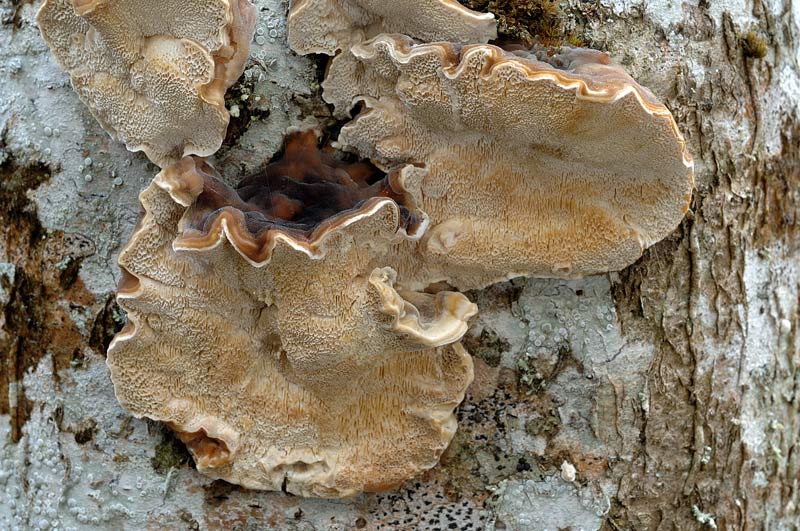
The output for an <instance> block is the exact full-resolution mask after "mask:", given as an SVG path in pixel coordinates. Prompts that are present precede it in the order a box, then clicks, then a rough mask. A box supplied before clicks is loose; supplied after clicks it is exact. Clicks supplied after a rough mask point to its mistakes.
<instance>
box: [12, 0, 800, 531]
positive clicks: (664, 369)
mask: <svg viewBox="0 0 800 531" xmlns="http://www.w3.org/2000/svg"><path fill="white" fill-rule="evenodd" d="M255 3H256V4H257V6H258V7H259V10H260V11H259V23H258V24H259V28H261V30H260V33H258V32H257V37H256V39H255V42H254V43H253V50H252V53H251V61H250V63H249V64H248V67H247V69H246V73H245V76H244V77H243V78H242V79H241V80H240V83H239V84H238V85H237V86H235V87H234V88H233V89H232V90H231V91H230V93H229V101H228V106H229V108H235V109H236V110H235V112H234V115H235V116H234V118H233V119H232V123H231V127H230V129H229V134H228V138H227V139H226V143H225V145H224V147H223V149H222V151H220V153H218V154H217V155H216V165H217V167H220V168H222V169H223V172H225V173H226V176H227V177H230V178H232V177H233V176H234V175H235V174H238V173H239V172H240V171H242V170H247V169H252V168H255V167H257V166H259V165H260V164H261V163H262V162H264V161H266V160H268V159H269V158H270V157H271V156H272V155H273V154H274V153H275V152H276V151H277V150H278V149H279V147H280V144H281V140H282V135H283V132H284V131H285V129H286V128H287V127H288V126H290V125H299V124H301V123H308V122H315V121H316V122H319V123H322V124H323V125H324V126H326V127H328V128H329V129H328V130H330V131H333V130H335V128H334V127H333V121H332V119H331V117H330V111H329V109H328V107H327V106H326V105H325V104H324V103H323V102H322V100H321V98H320V90H319V83H318V82H319V79H320V77H321V72H322V69H323V65H324V61H322V60H319V61H318V62H315V61H316V59H315V58H313V57H312V58H300V57H296V56H293V55H290V54H287V51H286V44H285V12H286V9H287V5H286V3H285V2H282V1H280V0H257V1H256V2H255ZM495 4H502V2H496V3H492V2H490V3H489V6H488V7H489V8H492V6H493V5H495ZM38 7H39V5H38V2H36V3H30V2H27V1H25V0H0V21H1V23H2V25H0V366H2V369H0V529H25V530H27V529H93V528H96V529H157V528H162V529H281V530H284V529H297V530H310V529H319V530H329V529H336V530H338V529H342V530H344V529H498V530H499V529H514V530H539V529H542V530H544V529H552V530H555V529H565V528H567V529H576V530H578V529H603V530H621V529H635V530H640V529H646V530H671V529H676V530H677V529H679V530H686V529H747V530H750V529H752V530H756V529H765V530H784V529H785V530H789V529H798V525H800V507H798V504H800V485H799V484H798V483H799V482H800V448H798V446H797V445H798V437H799V436H800V416H799V415H798V408H799V407H800V405H799V404H800V402H798V401H800V396H798V393H800V372H799V371H798V365H800V333H799V332H798V326H799V325H800V319H799V318H798V308H799V307H800V227H798V216H800V46H799V43H800V3H798V2H794V3H792V1H791V0H756V1H755V2H753V1H751V0H728V1H726V2H721V1H720V2H709V1H708V0H699V1H695V0H688V1H680V0H652V1H643V2H639V1H636V0H603V1H601V2H582V1H579V0H569V1H565V2H562V11H561V14H560V15H559V17H561V18H560V19H559V20H558V27H559V28H560V29H561V30H562V31H563V32H564V33H565V34H569V35H570V36H572V37H577V38H579V39H580V40H581V41H582V42H583V43H584V44H585V45H587V46H589V47H593V48H598V49H601V50H605V51H608V52H609V53H610V54H611V56H612V58H614V59H615V60H617V61H619V62H621V63H622V64H624V65H625V66H626V68H627V69H628V70H629V72H630V73H631V75H633V77H634V78H636V79H637V80H638V81H639V82H640V83H641V84H642V85H645V86H647V87H649V88H650V89H651V90H653V92H655V93H656V94H657V95H658V96H659V97H660V98H661V99H662V100H663V101H664V102H665V103H666V104H667V106H668V107H669V108H670V109H671V110H672V112H673V114H674V115H675V118H676V120H677V122H678V124H679V127H680V129H681V130H682V132H683V133H684V135H685V136H686V138H687V141H688V143H689V147H690V151H691V153H692V155H693V156H694V159H695V169H696V175H695V179H696V190H695V193H694V198H693V204H692V208H691V210H690V212H689V214H688V215H687V217H686V218H685V220H684V221H683V223H682V224H681V226H680V227H679V228H678V229H677V230H676V231H675V232H674V233H673V234H672V235H671V236H670V237H669V238H667V239H666V240H664V241H662V242H660V243H658V244H657V245H655V246H654V247H652V248H651V249H649V250H648V251H647V252H646V253H645V256H644V257H643V258H642V259H641V260H639V261H638V262H637V263H635V264H634V265H632V266H631V267H629V268H627V269H625V270H623V271H620V272H618V273H611V274H608V275H602V276H597V277H591V278H586V279H583V280H577V281H559V280H546V279H529V280H524V279H517V280H514V281H511V282H508V283H504V284H498V285H495V286H492V287H490V288H487V289H485V290H482V291H478V292H471V293H469V294H468V295H469V297H470V298H471V299H472V300H474V301H476V302H477V303H478V305H479V307H480V316H479V318H478V319H477V320H476V321H475V323H474V324H473V326H472V328H471V329H470V332H469V333H468V335H467V338H466V339H465V345H466V346H467V348H468V350H469V351H470V352H471V353H472V354H473V356H474V358H475V366H476V379H475V382H474V384H473V385H472V387H471V388H470V390H469V392H468V396H467V398H466V400H465V402H464V403H463V404H462V406H461V407H460V409H459V431H458V433H457V435H456V437H455V439H454V441H453V443H452V445H451V447H450V448H449V449H448V451H447V452H446V453H445V455H444V456H443V458H442V462H441V464H440V465H439V466H438V467H436V468H435V469H434V470H432V471H430V472H429V473H427V474H425V475H423V476H422V477H420V478H417V479H415V480H412V481H410V482H409V483H408V484H407V485H406V486H405V487H404V488H402V489H399V490H397V491H394V492H388V493H382V494H368V495H361V496H358V497H356V498H353V499H350V500H342V501H325V500H313V499H299V498H296V497H292V496H287V495H284V494H282V493H265V492H255V491H247V490H244V489H241V488H239V487H236V486H232V485H228V484H225V483H223V482H212V481H210V480H209V479H207V478H205V477H203V476H202V475H200V474H199V473H198V472H196V471H195V470H194V468H193V466H192V463H191V458H190V457H189V456H188V454H187V452H186V450H185V448H184V447H183V446H182V445H181V443H180V442H179V441H177V440H176V439H175V438H174V437H173V436H172V435H171V434H170V433H169V432H168V430H166V429H164V428H162V427H161V426H160V425H158V424H156V423H152V422H149V421H145V420H138V419H135V418H132V417H131V416H130V415H128V414H127V413H126V412H125V411H124V410H123V409H121V407H120V406H119V405H118V404H117V402H116V400H115V397H114V393H113V388H112V386H111V382H110V380H109V376H108V371H107V368H106V365H105V359H104V356H105V350H106V348H107V346H108V343H109V342H110V339H111V338H112V337H113V335H114V333H115V332H116V331H117V330H119V329H120V328H121V326H122V325H123V324H124V321H125V316H124V315H123V314H122V312H121V311H120V310H119V308H118V307H117V306H116V304H115V302H114V300H113V293H114V287H115V282H116V279H117V278H118V277H119V271H118V269H117V267H116V255H117V254H118V252H119V249H120V246H121V245H122V244H123V243H124V242H125V241H126V240H127V238H128V236H129V235H130V233H131V231H132V229H133V226H134V224H135V222H136V220H137V217H138V215H139V205H138V201H137V194H138V192H139V191H140V190H141V189H142V188H143V187H144V186H145V185H146V183H148V182H149V180H150V179H151V178H152V177H153V176H154V175H155V173H156V168H155V167H154V166H153V165H152V164H150V163H149V162H148V161H147V159H146V158H145V157H144V156H143V155H142V154H140V153H136V154H134V153H128V152H127V151H125V149H124V148H123V147H122V146H120V145H118V144H117V143H115V142H114V141H113V140H111V139H110V138H109V137H108V135H106V133H104V132H103V131H102V129H101V128H100V126H99V125H98V124H97V123H96V122H95V120H94V119H93V118H92V116H91V115H90V114H89V112H88V111H87V110H86V108H85V107H84V106H83V105H82V104H81V103H80V101H79V100H78V98H77V96H76V95H75V94H74V93H73V91H72V90H71V88H70V85H69V79H68V77H67V75H66V74H65V73H63V72H61V71H60V70H59V68H58V67H57V65H56V64H55V62H54V60H53V58H52V57H51V55H50V54H49V51H48V50H47V48H46V46H45V44H44V43H43V42H42V40H41V38H40V37H39V34H38V30H37V28H36V26H35V23H34V22H33V17H34V15H35V11H36V9H38ZM244 95H246V96H247V97H246V98H245V97H243V96H244Z"/></svg>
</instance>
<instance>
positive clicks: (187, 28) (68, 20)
mask: <svg viewBox="0 0 800 531" xmlns="http://www.w3.org/2000/svg"><path fill="white" fill-rule="evenodd" d="M255 19H256V10H255V7H254V6H253V5H252V4H251V3H250V2H249V1H248V0H189V1H186V0H115V1H110V0H45V2H44V4H42V7H41V9H40V10H39V13H38V14H37V17H36V20H37V22H38V24H39V28H40V30H41V32H42V37H43V38H44V40H45V42H47V44H48V46H49V47H50V49H51V50H52V52H53V55H54V56H55V58H56V60H57V61H58V63H59V64H60V65H61V67H62V68H64V69H65V70H66V71H67V72H68V73H69V75H70V79H71V80H72V86H73V88H74V89H75V91H76V92H77V93H78V96H79V97H80V98H81V100H82V101H83V102H84V103H85V104H86V105H87V106H88V107H89V109H90V110H91V112H92V114H93V115H94V117H95V118H96V119H97V120H98V122H100V124H101V125H102V126H103V128H104V129H105V130H106V131H107V132H108V133H109V134H110V135H111V136H112V137H113V138H115V139H118V140H121V141H122V142H124V143H125V145H126V146H127V148H128V149H129V150H131V151H144V152H145V154H146V155H147V156H148V158H150V160H151V161H153V162H154V163H156V164H158V165H159V166H162V167H164V166H166V165H168V164H170V163H173V162H176V161H177V160H179V159H180V158H181V157H183V156H185V155H200V156H207V155H211V154H213V153H214V152H215V151H217V149H219V147H220V145H221V144H222V140H223V138H224V136H225V130H226V128H227V126H228V119H229V115H228V112H227V110H226V109H225V100H224V97H225V91H226V90H227V89H228V87H230V86H231V85H232V84H233V83H234V82H235V81H236V79H238V77H239V76H240V75H241V73H242V71H243V69H244V65H245V62H246V60H247V56H248V53H249V50H250V40H251V39H252V36H253V32H254V30H255Z"/></svg>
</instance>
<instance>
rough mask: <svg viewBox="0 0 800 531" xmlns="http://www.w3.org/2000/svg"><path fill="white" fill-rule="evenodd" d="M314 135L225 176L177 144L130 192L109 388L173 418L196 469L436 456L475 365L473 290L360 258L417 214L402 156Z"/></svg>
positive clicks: (281, 479) (267, 471) (273, 476)
mask: <svg viewBox="0 0 800 531" xmlns="http://www.w3.org/2000/svg"><path fill="white" fill-rule="evenodd" d="M312 139H314V136H313V134H310V133H297V134H295V135H294V136H293V137H292V138H291V139H290V141H289V145H288V146H287V148H286V154H285V157H284V159H283V160H282V161H280V162H277V163H274V164H272V165H270V166H268V167H267V168H266V169H265V171H264V172H263V173H262V174H260V175H257V176H253V177H249V178H247V179H245V180H243V181H242V183H241V184H240V186H239V188H237V189H233V188H230V187H228V186H227V185H225V184H224V183H223V182H222V181H221V180H220V179H219V178H218V176H217V175H216V174H215V172H214V170H213V168H212V167H211V166H210V165H209V164H208V163H206V162H204V161H202V160H200V159H196V158H191V157H190V158H185V159H183V160H182V161H180V163H179V164H177V165H175V166H172V167H170V168H167V169H165V170H163V171H162V172H161V173H160V174H159V175H158V176H157V177H156V179H155V180H154V182H153V183H152V184H151V185H150V186H149V187H148V188H147V189H146V190H144V191H143V192H142V194H141V196H140V198H141V201H142V205H143V206H144V209H145V216H144V218H143V220H142V221H141V223H140V225H139V227H138V228H137V230H136V231H135V233H134V235H133V236H132V238H131V241H130V242H129V243H128V245H127V246H126V247H125V249H124V250H123V252H122V254H121V255H120V259H119V263H120V266H121V267H122V268H123V271H124V275H123V280H122V282H121V283H120V288H119V292H118V300H119V304H120V306H122V307H123V308H124V309H125V310H126V311H127V312H128V319H129V324H128V326H127V327H126V328H125V329H124V330H123V331H122V332H120V333H119V334H118V335H117V337H116V338H115V339H114V342H113V343H112V345H111V347H110V349H109V352H108V364H109V367H110V369H111V376H112V380H113V382H114V386H115V390H116V393H117V397H118V399H119V400H120V402H121V403H122V405H123V406H124V407H126V408H127V409H128V410H129V411H131V412H132V413H133V414H135V415H138V416H146V417H149V418H152V419H156V420H161V421H164V422H167V423H169V426H170V427H172V428H173V429H174V430H176V431H177V432H178V433H179V435H180V437H181V439H182V440H183V441H184V442H186V443H187V445H188V446H189V448H190V450H191V451H192V452H193V454H194V455H195V458H196V461H197V464H198V468H199V469H201V470H202V471H203V472H204V473H206V474H208V475H210V476H212V477H215V478H221V479H225V480H227V481H231V482H233V483H238V484H241V485H243V486H245V487H249V488H257V489H270V490H279V489H281V488H283V489H285V490H287V491H288V492H292V493H295V494H300V495H314V496H326V497H336V496H347V495H351V494H355V493H357V492H361V491H364V490H382V489H386V488H390V487H392V486H395V485H397V484H399V483H401V482H402V481H404V480H406V479H408V478H409V477H411V476H413V475H414V474H416V473H418V472H420V471H422V470H425V469H428V468H430V467H432V466H434V465H435V464H436V462H437V461H438V458H439V455H440V454H441V452H442V451H443V450H444V449H445V448H446V446H447V444H448V443H449V441H450V439H451V438H452V436H453V434H454V432H455V428H456V421H455V417H454V415H453V410H454V408H455V407H456V406H457V405H458V403H459V402H460V401H461V400H462V398H463V396H464V391H465V389H466V387H467V385H468V384H469V382H470V381H471V379H472V363H471V360H470V357H469V355H468V354H467V353H466V352H465V351H464V349H463V348H462V347H461V346H460V344H458V343H456V342H457V341H458V340H459V339H460V338H461V336H462V335H463V334H464V332H465V331H466V328H467V325H466V321H467V319H469V318H470V317H471V316H472V315H474V314H475V312H476V308H475V305H473V304H472V303H470V302H469V301H468V300H467V299H466V298H465V297H464V296H463V295H461V294H459V293H452V292H439V293H437V294H435V295H431V294H426V293H416V292H409V291H406V290H404V289H402V288H400V287H399V286H398V285H396V280H397V278H396V274H395V272H394V270H392V269H391V268H390V267H376V266H375V265H374V264H375V263H377V262H379V261H380V257H381V256H383V255H384V254H387V252H388V249H389V248H390V247H392V246H394V245H396V244H397V242H398V241H402V240H406V239H409V238H411V237H413V236H414V235H415V234H416V231H419V230H422V227H421V220H422V219H423V218H424V216H422V214H421V213H419V211H418V209H417V208H416V206H415V205H414V204H413V203H410V202H407V197H408V195H407V194H406V192H405V191H404V189H403V179H402V175H403V172H404V171H405V172H408V171H410V172H413V171H414V170H415V168H414V167H413V166H409V167H407V168H403V169H401V170H398V172H397V173H390V174H389V175H386V176H383V175H382V174H381V173H380V172H378V171H377V170H376V169H375V168H374V167H372V166H371V165H369V164H365V163H357V164H344V163H340V162H337V161H336V160H335V158H333V157H331V156H329V155H326V154H320V153H317V152H316V151H315V149H312ZM317 187H319V189H318V188H317ZM320 199H321V200H322V201H323V202H322V203H321V204H320V203H319V200H320ZM330 205H336V208H334V210H333V211H330V210H327V209H328V207H329V206H330Z"/></svg>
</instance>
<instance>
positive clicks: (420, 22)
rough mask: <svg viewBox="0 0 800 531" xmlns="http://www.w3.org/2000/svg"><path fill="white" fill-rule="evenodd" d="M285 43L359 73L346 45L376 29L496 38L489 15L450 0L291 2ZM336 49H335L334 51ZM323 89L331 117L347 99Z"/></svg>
mask: <svg viewBox="0 0 800 531" xmlns="http://www.w3.org/2000/svg"><path fill="white" fill-rule="evenodd" d="M287 27H288V38H289V47H290V48H291V49H292V50H294V51H295V52H297V53H299V54H310V53H322V54H326V55H335V57H333V58H332V59H331V61H330V65H329V67H328V68H329V69H330V70H336V71H338V72H340V73H341V74H342V75H348V74H347V72H350V75H356V76H357V75H359V74H360V75H363V72H361V73H359V72H358V70H359V63H358V61H355V60H354V58H353V56H352V55H350V53H348V52H349V50H350V48H351V47H352V46H355V45H356V44H358V43H360V42H363V41H365V40H367V39H369V38H372V37H375V36H376V35H379V34H382V33H402V34H404V35H409V36H411V37H413V38H415V39H420V40H423V41H449V42H456V43H462V44H467V43H486V42H489V41H490V40H492V39H495V38H497V23H496V21H495V18H494V15H493V14H491V13H478V12H476V11H472V10H471V9H467V8H466V7H464V6H462V5H461V4H459V3H458V2H456V1H455V0H393V1H386V0H295V1H294V2H293V4H292V8H291V10H290V11H289V17H288V19H287ZM337 52H338V53H337ZM322 87H323V98H324V99H325V101H327V102H328V103H331V104H333V106H334V111H335V113H336V115H337V116H339V117H344V116H346V112H343V110H344V109H345V108H346V107H347V106H348V105H347V104H348V103H349V102H346V101H339V100H337V99H336V95H335V93H332V92H330V91H329V90H328V89H327V86H326V84H325V83H323V84H322Z"/></svg>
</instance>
